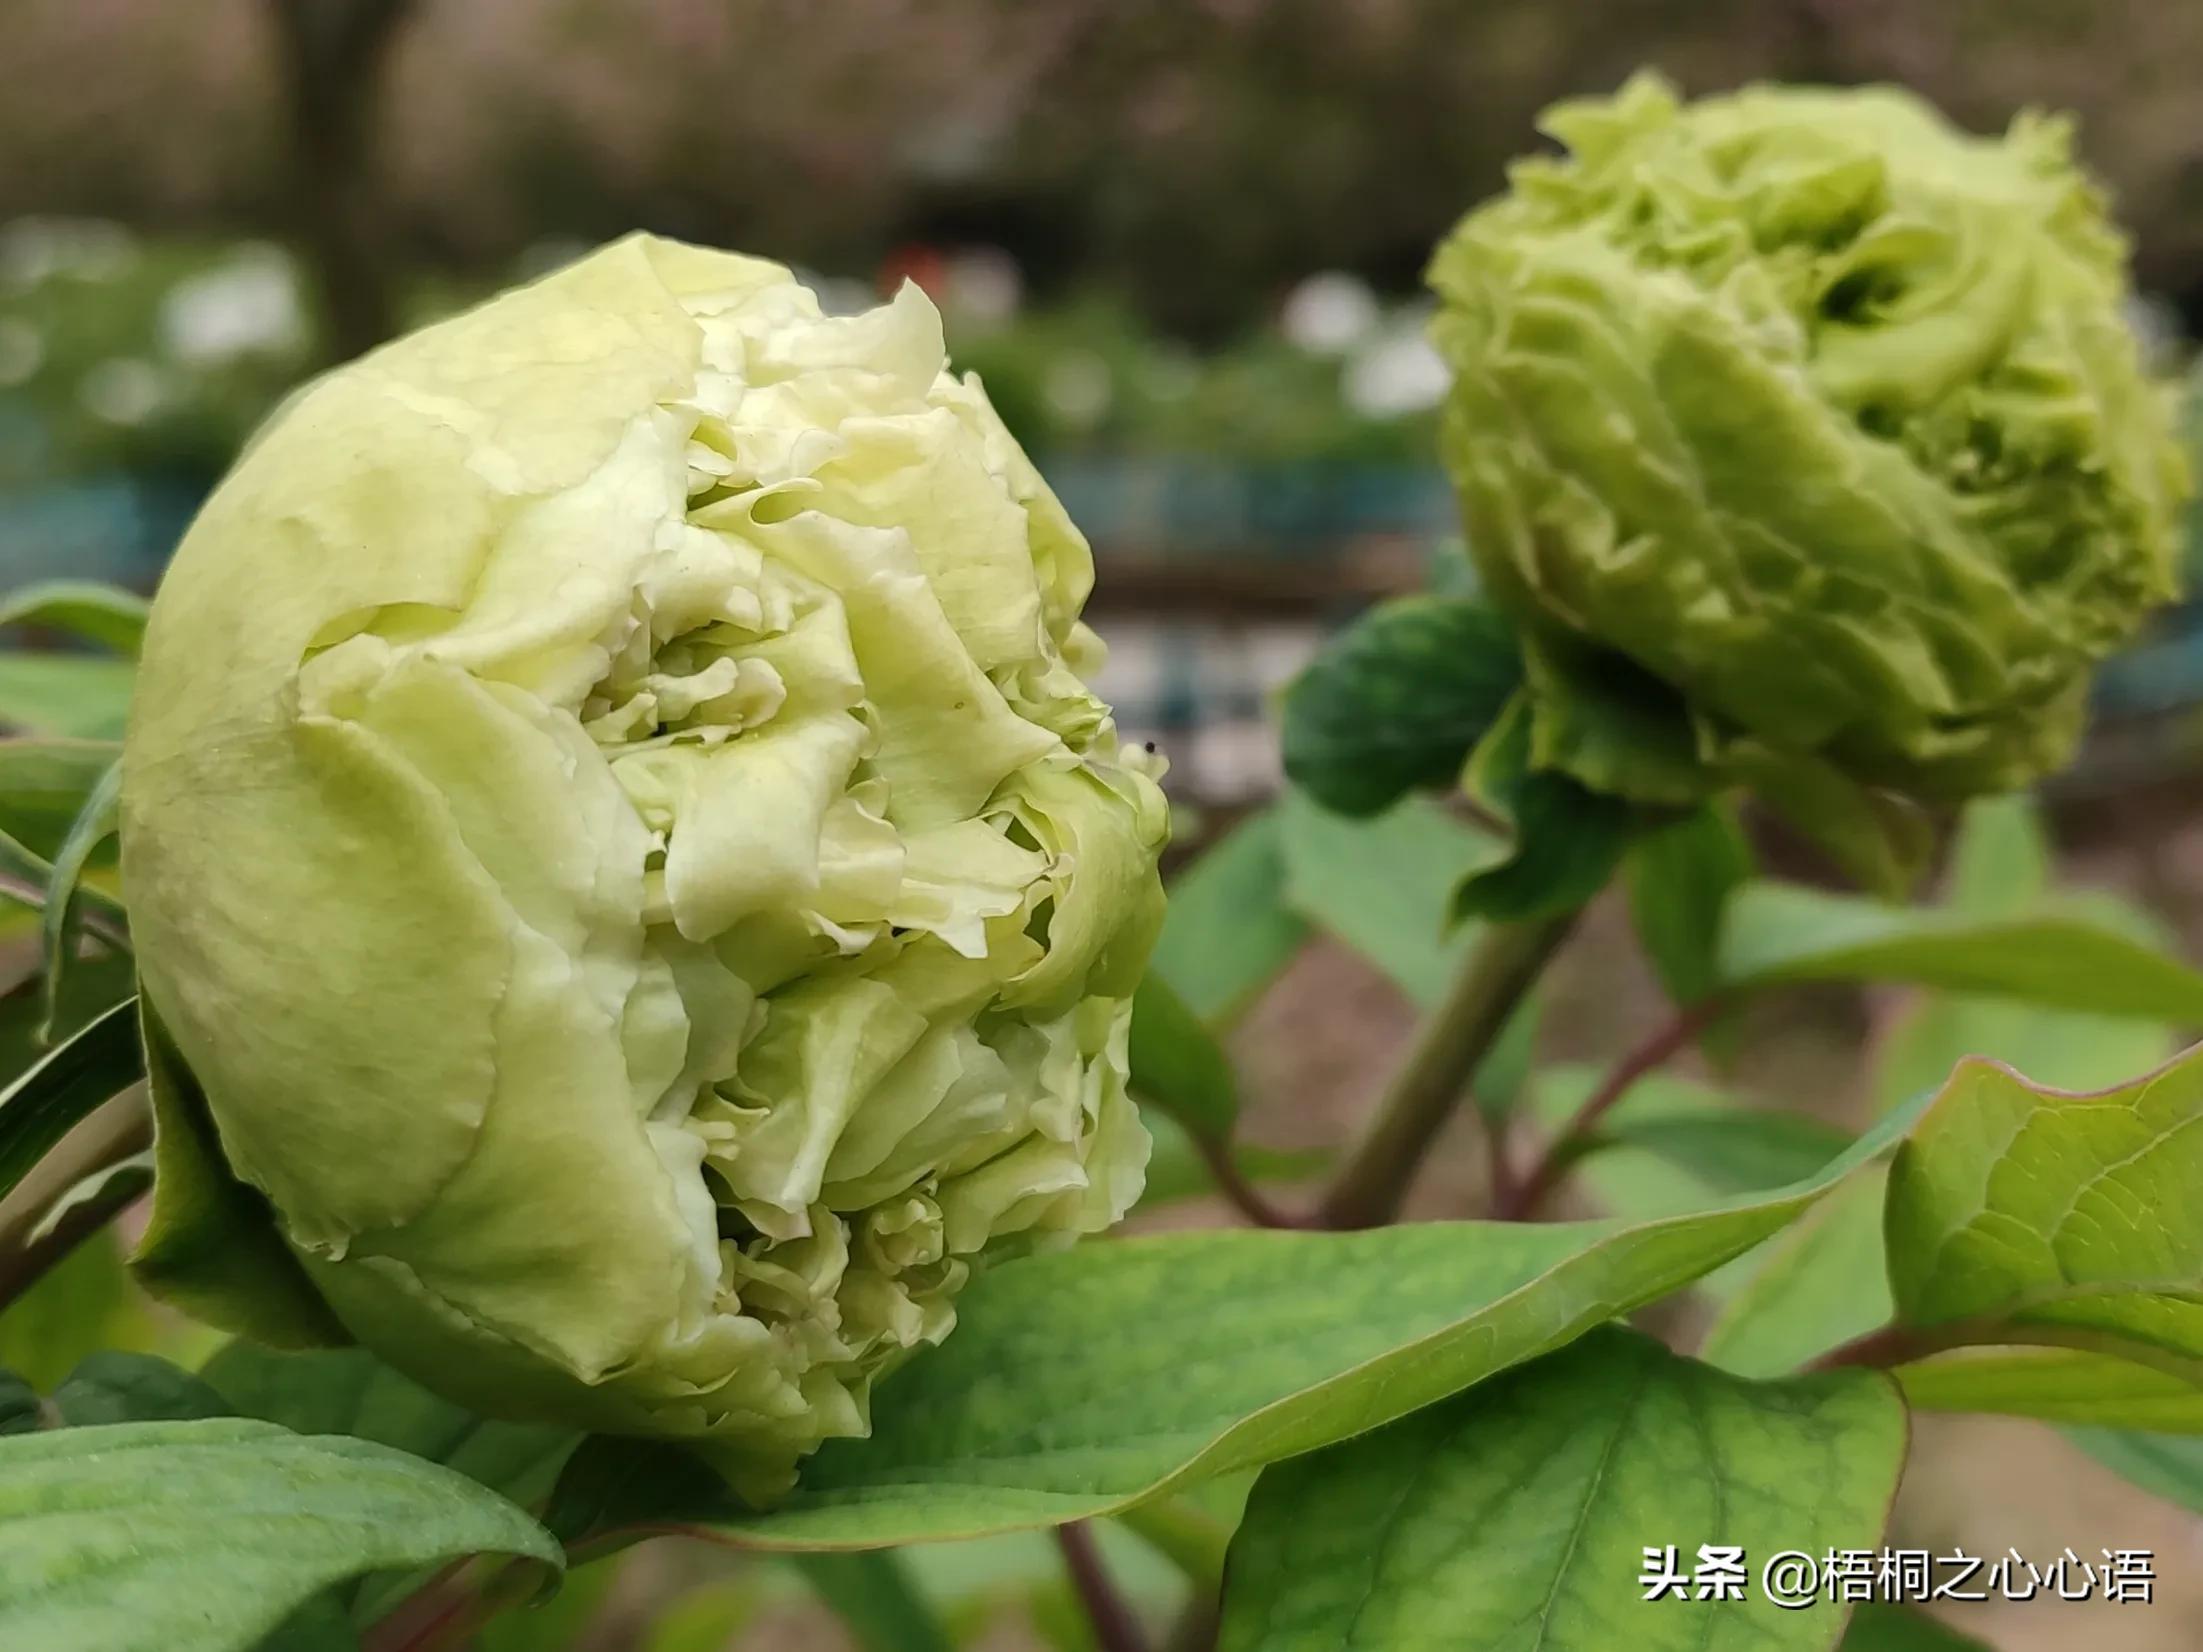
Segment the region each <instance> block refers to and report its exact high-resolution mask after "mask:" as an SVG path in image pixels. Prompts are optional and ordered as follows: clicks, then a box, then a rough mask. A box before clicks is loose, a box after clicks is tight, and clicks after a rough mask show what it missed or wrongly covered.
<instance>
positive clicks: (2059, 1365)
mask: <svg viewBox="0 0 2203 1652" xmlns="http://www.w3.org/2000/svg"><path fill="white" fill-rule="evenodd" d="M1893 1374H1894V1375H1895V1376H1896V1378H1897V1384H1898V1386H1899V1387H1900V1388H1902V1389H1903V1390H1904V1391H1905V1400H1906V1403H1907V1404H1909V1405H1910V1406H1911V1407H1912V1408H1913V1409H1914V1410H1915V1411H1992V1412H1997V1413H2000V1414H2002V1415H2004V1416H2008V1417H2033V1418H2035V1419H2037V1420H2038V1421H2041V1422H2050V1423H2077V1424H2090V1425H2100V1426H2105V1427H2112V1428H2141V1429H2155V1430H2158V1431H2161V1432H2163V1433H2167V1434H2203V1389H2199V1388H2198V1387H2197V1386H2196V1384H2195V1383H2194V1382H2193V1381H2192V1380H2191V1379H2190V1378H2188V1377H2186V1376H2184V1375H2181V1374H2178V1373H2176V1372H2172V1371H2165V1370H2160V1369H2158V1368H2157V1367H2156V1366H2154V1365H2140V1364H2137V1363H2135V1362H2134V1361H2132V1360H2125V1359H2116V1358H2113V1357H2112V1356H2110V1355H2108V1354H2094V1353H2087V1352H2084V1351H2082V1350H2079V1349H2072V1348H1965V1349H1961V1350H1959V1351H1958V1352H1956V1353H1952V1354H1944V1355H1940V1356H1938V1357H1937V1358H1934V1359H1927V1360H1919V1361H1916V1362H1915V1363H1913V1364H1911V1365H1900V1366H1898V1367H1897V1369H1896V1371H1895V1372H1894V1373H1893Z"/></svg>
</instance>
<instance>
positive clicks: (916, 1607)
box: [794, 1552, 950, 1652]
mask: <svg viewBox="0 0 2203 1652" xmlns="http://www.w3.org/2000/svg"><path fill="white" fill-rule="evenodd" d="M794 1563H795V1565H796V1567H797V1569H798V1570H800V1571H801V1572H802V1573H803V1575H804V1578H805V1579H806V1580H807V1581H808V1582H809V1583H810V1585H811V1587H812V1588H813V1589H814V1590H816V1591H817V1593H818V1598H819V1599H820V1600H822V1601H824V1602H825V1603H826V1604H827V1605H828V1606H829V1607H831V1608H832V1609H833V1611H834V1615H835V1616H836V1617H838V1618H840V1619H841V1621H842V1622H843V1623H844V1624H846V1625H847V1626H848V1628H849V1634H850V1638H851V1639H852V1640H854V1641H855V1642H856V1643H857V1645H858V1646H859V1647H860V1648H861V1649H862V1652H949V1646H950V1641H949V1637H948V1631H946V1630H945V1629H943V1628H942V1627H941V1623H940V1620H939V1619H938V1618H936V1617H935V1616H934V1615H933V1608H932V1607H931V1606H929V1605H928V1604H927V1603H926V1601H925V1600H924V1598H923V1597H922V1596H920V1595H919V1593H918V1591H917V1590H916V1589H914V1588H913V1587H912V1586H911V1582H910V1577H909V1574H908V1573H907V1572H906V1571H905V1570H904V1567H903V1563H902V1561H901V1560H900V1559H899V1558H898V1557H897V1556H895V1555H893V1554H888V1553H884V1552H875V1553H870V1554H806V1555H797V1556H795V1557H794Z"/></svg>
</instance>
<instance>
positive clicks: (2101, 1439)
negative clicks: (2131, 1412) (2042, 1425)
mask: <svg viewBox="0 0 2203 1652" xmlns="http://www.w3.org/2000/svg"><path fill="white" fill-rule="evenodd" d="M2072 1438H2073V1443H2074V1444H2075V1445H2077V1446H2079V1447H2080V1448H2081V1449H2082V1450H2083V1451H2085V1452H2087V1453H2088V1454H2089V1456H2091V1457H2093V1458H2095V1459H2096V1461H2097V1462H2099V1463H2101V1464H2103V1465H2104V1467H2106V1468H2108V1469H2110V1470H2111V1471H2112V1472H2113V1473H2114V1474H2117V1475H2120V1476H2122V1477H2123V1478H2125V1479H2128V1480H2131V1481H2133V1482H2134V1484H2136V1485H2138V1486H2140V1487H2141V1488H2142V1489H2143V1490H2144V1491H2146V1492H2148V1493H2149V1494H2150V1495H2151V1496H2153V1497H2162V1498H2164V1499H2165V1500H2166V1501H2167V1502H2169V1503H2178V1504H2179V1505H2180V1506H2181V1507H2182V1508H2184V1509H2189V1510H2192V1511H2193V1512H2194V1513H2196V1514H2203V1440H2199V1439H2195V1438H2193V1437H2185V1436H2180V1435H2174V1434H2143V1433H2138V1432H2136V1431H2134V1430H2132V1429H2123V1428H2076V1429H2074V1430H2073V1431H2072Z"/></svg>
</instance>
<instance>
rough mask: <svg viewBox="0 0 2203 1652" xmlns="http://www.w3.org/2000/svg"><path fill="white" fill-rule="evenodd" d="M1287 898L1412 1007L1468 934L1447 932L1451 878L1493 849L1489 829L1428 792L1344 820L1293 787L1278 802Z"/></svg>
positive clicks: (1440, 978)
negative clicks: (1386, 979) (1464, 819)
mask: <svg viewBox="0 0 2203 1652" xmlns="http://www.w3.org/2000/svg"><path fill="white" fill-rule="evenodd" d="M1278 817H1279V823H1280V844H1281V847H1282V849H1283V851H1284V857H1285V893H1286V899H1287V901H1288V902H1289V903H1290V904H1291V905H1292V907H1293V909H1294V910H1295V911H1297V912H1299V913H1300V914H1301V915H1302V916H1303V917H1304V918H1306V919H1307V920H1308V921H1309V922H1310V923H1313V924H1315V925H1317V926H1318V927H1320V928H1322V929H1324V930H1326V931H1328V932H1329V933H1330V934H1333V935H1335V936H1337V937H1338V938H1339V939H1340V940H1342V941H1344V942H1345V943H1346V944H1347V945H1348V946H1350V947H1352V948H1353V949H1354V950H1355V951H1356V952H1358V953H1360V954H1361V955H1362V956H1363V957H1364V958H1366V959H1368V960H1369V962H1371V963H1372V964H1374V965H1376V966H1377V968H1379V969H1381V970H1383V971H1384V972H1385V974H1387V975H1389V976H1390V977H1391V978H1392V979H1393V980H1394V981H1395V982H1396V983H1398V985H1399V987H1400V990H1401V991H1403V992H1405V993H1406V994H1407V995H1408V996H1409V997H1410V998H1412V999H1414V1000H1415V1001H1416V1003H1418V1004H1419V1005H1422V1006H1423V1007H1425V1008H1428V1007H1429V1006H1431V1005H1432V1004H1435V1003H1436V1002H1438V1000H1439V999H1441V998H1443V997H1444V996H1445V992H1446V988H1447V986H1448V984H1450V983H1451V982H1452V980H1453V977H1454V975H1455V973H1456V971H1457V970H1458V968H1459V965H1460V960H1461V957H1462V954H1463V953H1464V952H1466V951H1467V949H1468V947H1469V945H1470V944H1471V943H1472V941H1473V940H1474V935H1473V933H1472V932H1470V931H1468V930H1465V929H1457V930H1454V931H1453V932H1452V933H1451V934H1449V933H1448V932H1447V930H1448V925H1447V922H1446V910H1447V904H1448V902H1449V901H1450V900H1451V899H1452V896H1453V891H1454V888H1455V886H1456V885H1457V884H1459V883H1460V881H1461V879H1462V878H1463V877H1464V876H1466V875H1467V874H1468V873H1470V872H1472V871H1474V870H1475V869H1476V868H1477V867H1479V866H1485V865H1489V864H1490V863H1491V862H1492V860H1493V859H1494V858H1495V857H1496V856H1497V855H1498V854H1499V853H1500V852H1501V851H1500V849H1499V847H1498V845H1497V844H1496V842H1495V841H1494V839H1493V838H1492V837H1491V836H1490V834H1488V833H1486V832H1481V831H1478V830H1477V829H1476V828H1475V827H1473V826H1469V825H1467V824H1465V823H1464V822H1462V821H1460V820H1457V819H1455V818H1454V817H1453V816H1452V815H1449V814H1448V813H1446V811H1445V810H1444V809H1443V808H1441V807H1440V806H1439V805H1438V804H1436V803H1433V802H1431V801H1430V800H1429V799H1428V798H1420V797H1411V798H1409V799H1407V800H1406V801H1405V802H1403V803H1401V804H1399V805H1398V806H1397V807H1395V808H1394V809H1392V810H1391V811H1390V812H1388V813H1386V814H1383V815H1379V816H1378V817H1377V818H1376V819H1374V820H1348V819H1347V818H1346V817H1345V816H1343V815H1335V814H1332V813H1331V812H1330V811H1329V810H1327V809H1325V808H1323V807H1322V806H1321V805H1320V804H1318V803H1316V802H1315V801H1313V800H1312V799H1310V798H1307V797H1304V796H1302V795H1301V794H1300V793H1298V792H1287V793H1286V794H1285V797H1284V799H1283V801H1282V802H1281V803H1280V804H1279V806H1278Z"/></svg>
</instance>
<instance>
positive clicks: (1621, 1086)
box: [1498, 998, 1728, 1222]
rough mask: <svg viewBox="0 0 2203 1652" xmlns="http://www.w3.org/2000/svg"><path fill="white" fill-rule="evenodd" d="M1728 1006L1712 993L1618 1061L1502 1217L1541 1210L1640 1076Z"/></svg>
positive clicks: (1504, 1204) (1504, 1205)
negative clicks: (1609, 1114)
mask: <svg viewBox="0 0 2203 1652" xmlns="http://www.w3.org/2000/svg"><path fill="white" fill-rule="evenodd" d="M1727 1007H1728V1006H1727V1004H1726V1003H1725V1002H1723V1001H1722V1000H1720V999H1717V998H1708V999H1704V1000H1702V1001H1700V1002H1699V1003H1696V1004H1693V1005H1691V1006H1690V1007H1689V1008H1687V1009H1683V1010H1679V1011H1677V1012H1676V1014H1675V1015H1674V1016H1672V1017H1671V1018H1670V1019H1669V1020H1668V1021H1667V1023H1666V1024H1665V1025H1663V1026H1661V1027H1659V1028H1658V1029H1656V1030H1655V1031H1654V1032H1653V1034H1652V1036H1651V1037H1649V1038H1647V1039H1645V1040H1644V1041H1643V1042H1642V1043H1640V1044H1638V1045H1637V1046H1636V1047H1635V1048H1634V1049H1631V1050H1629V1051H1628V1052H1626V1053H1625V1054H1624V1055H1623V1056H1622V1058H1621V1059H1620V1060H1619V1061H1617V1062H1615V1063H1614V1065H1613V1066H1612V1067H1611V1068H1609V1069H1608V1071H1607V1075H1606V1077H1605V1078H1604V1079H1603V1080H1601V1081H1600V1084H1599V1087H1598V1088H1597V1089H1596V1090H1593V1091H1592V1092H1591V1094H1590V1095H1588V1096H1586V1097H1585V1098H1584V1102H1583V1105H1582V1106H1581V1107H1578V1108H1577V1109H1576V1112H1575V1116H1574V1117H1573V1118H1571V1119H1570V1120H1569V1121H1568V1122H1567V1123H1566V1124H1565V1125H1563V1126H1562V1127H1561V1130H1560V1133H1559V1134H1558V1135H1556V1136H1555V1137H1554V1138H1553V1139H1552V1140H1551V1141H1550V1142H1548V1143H1547V1144H1546V1147H1545V1151H1544V1152H1543V1153H1542V1154H1540V1155H1539V1157H1538V1161H1537V1163H1536V1164H1535V1165H1533V1166H1532V1167H1531V1169H1530V1173H1529V1174H1528V1175H1526V1176H1524V1177H1523V1178H1522V1180H1521V1182H1520V1183H1519V1184H1518V1185H1517V1186H1516V1187H1515V1189H1514V1192H1513V1196H1512V1197H1511V1198H1507V1199H1503V1200H1501V1201H1499V1203H1498V1215H1499V1218H1500V1220H1502V1221H1506V1222H1526V1221H1528V1220H1530V1218H1532V1217H1533V1216H1535V1215H1536V1214H1537V1211H1538V1207H1539V1206H1540V1205H1542V1204H1544V1202H1545V1200H1546V1198H1547V1197H1548V1196H1549V1195H1550V1194H1551V1193H1552V1191H1553V1190H1554V1189H1555V1188H1556V1187H1558V1186H1559V1185H1560V1183H1561V1180H1562V1178H1564V1177H1565V1176H1566V1175H1567V1174H1568V1172H1569V1170H1570V1169H1571V1168H1572V1167H1573V1166H1574V1165H1575V1163H1576V1161H1577V1160H1578V1159H1580V1158H1582V1157H1583V1155H1584V1153H1585V1151H1586V1150H1587V1149H1588V1148H1589V1147H1590V1145H1591V1136H1592V1132H1593V1131H1594V1130H1596V1129H1597V1128H1598V1124H1599V1121H1600V1120H1601V1119H1603V1118H1604V1117H1606V1115H1607V1114H1608V1113H1610V1112H1612V1111H1613V1109H1614V1107H1615V1105H1616V1104H1617V1103H1618V1102H1620V1101H1621V1100H1622V1098H1623V1097H1624V1096H1626V1095H1628V1094H1629V1092H1630V1091H1631V1090H1632V1089H1634V1088H1635V1087H1636V1084H1637V1081H1638V1080H1639V1079H1641V1078H1643V1077H1644V1076H1645V1075H1646V1074H1647V1073H1650V1072H1652V1071H1653V1070H1654V1069H1655V1068H1657V1067H1661V1066H1665V1065H1666V1064H1667V1062H1668V1061H1669V1060H1671V1059H1672V1058H1673V1057H1674V1056H1675V1055H1677V1054H1678V1053H1679V1052H1680V1051H1681V1050H1682V1049H1683V1047H1684V1046H1685V1045H1687V1044H1689V1043H1690V1042H1691V1041H1692V1040H1693V1039H1695V1038H1696V1037H1697V1036H1698V1035H1699V1034H1700V1033H1702V1032H1704V1031H1705V1030H1706V1028H1707V1026H1708V1025H1710V1024H1711V1023H1712V1022H1713V1021H1714V1019H1715V1018H1716V1017H1718V1016H1719V1015H1720V1014H1721V1012H1722V1011H1723V1010H1724V1009H1726V1008H1727Z"/></svg>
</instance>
